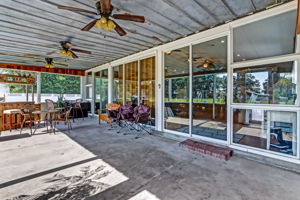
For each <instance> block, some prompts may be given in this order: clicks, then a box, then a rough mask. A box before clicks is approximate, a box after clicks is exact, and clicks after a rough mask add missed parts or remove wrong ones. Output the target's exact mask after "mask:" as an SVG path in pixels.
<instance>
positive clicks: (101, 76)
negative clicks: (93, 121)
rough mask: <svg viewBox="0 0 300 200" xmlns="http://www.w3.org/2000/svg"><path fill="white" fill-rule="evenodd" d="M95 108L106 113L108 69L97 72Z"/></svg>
mask: <svg viewBox="0 0 300 200" xmlns="http://www.w3.org/2000/svg"><path fill="white" fill-rule="evenodd" d="M95 92H96V97H95V98H96V99H95V110H96V111H98V110H100V113H106V104H107V103H108V69H105V70H102V71H99V72H96V73H95Z"/></svg>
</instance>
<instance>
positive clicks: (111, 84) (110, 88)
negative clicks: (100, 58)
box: [108, 66, 114, 103]
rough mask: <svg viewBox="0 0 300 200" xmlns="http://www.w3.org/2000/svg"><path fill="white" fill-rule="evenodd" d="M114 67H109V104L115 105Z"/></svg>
mask: <svg viewBox="0 0 300 200" xmlns="http://www.w3.org/2000/svg"><path fill="white" fill-rule="evenodd" d="M113 78H114V77H113V67H112V66H109V67H108V103H113Z"/></svg>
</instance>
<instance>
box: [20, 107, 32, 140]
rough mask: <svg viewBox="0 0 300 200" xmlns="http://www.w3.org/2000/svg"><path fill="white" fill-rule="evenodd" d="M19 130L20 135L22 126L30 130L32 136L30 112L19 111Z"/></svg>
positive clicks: (25, 110)
mask: <svg viewBox="0 0 300 200" xmlns="http://www.w3.org/2000/svg"><path fill="white" fill-rule="evenodd" d="M20 113H21V121H22V122H21V129H20V134H22V131H23V128H24V126H25V127H26V125H27V126H28V127H29V128H30V134H31V135H32V126H33V123H34V117H33V115H32V114H31V112H30V111H29V110H27V109H21V111H20Z"/></svg>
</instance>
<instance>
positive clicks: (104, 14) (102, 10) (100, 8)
mask: <svg viewBox="0 0 300 200" xmlns="http://www.w3.org/2000/svg"><path fill="white" fill-rule="evenodd" d="M57 7H58V8H59V9H64V10H71V11H75V12H85V13H90V14H94V15H100V16H101V17H100V18H99V19H95V20H93V21H91V22H90V23H88V24H87V25H86V26H85V27H83V28H82V29H81V30H82V31H89V30H90V29H91V28H92V27H93V26H96V27H97V28H99V29H104V30H105V31H111V30H113V29H115V31H116V32H117V33H118V34H119V35H120V36H124V35H126V34H127V33H126V31H125V30H124V29H123V28H122V27H121V26H119V25H118V24H117V23H116V22H115V21H114V20H112V19H110V18H114V19H120V20H128V21H134V22H140V23H144V22H145V17H144V16H137V15H131V14H129V13H124V14H112V11H113V9H114V7H113V6H112V5H111V0H100V1H97V3H96V10H97V12H94V11H89V10H85V9H81V8H74V7H69V6H61V5H59V6H57Z"/></svg>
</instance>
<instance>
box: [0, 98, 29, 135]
mask: <svg viewBox="0 0 300 200" xmlns="http://www.w3.org/2000/svg"><path fill="white" fill-rule="evenodd" d="M33 104H34V102H0V130H2V131H3V130H4V124H3V122H4V115H3V111H4V110H10V109H21V108H25V107H27V106H30V105H33ZM8 120H9V118H8V117H7V118H6V121H7V122H8ZM17 120H21V119H17ZM5 130H8V127H6V129H5Z"/></svg>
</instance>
